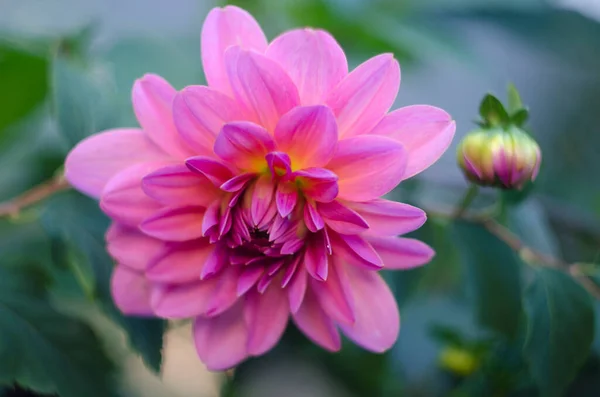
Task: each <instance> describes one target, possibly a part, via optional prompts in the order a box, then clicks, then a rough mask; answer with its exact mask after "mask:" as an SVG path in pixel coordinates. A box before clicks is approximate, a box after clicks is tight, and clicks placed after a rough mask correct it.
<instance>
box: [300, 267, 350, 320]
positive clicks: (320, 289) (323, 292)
mask: <svg viewBox="0 0 600 397" xmlns="http://www.w3.org/2000/svg"><path fill="white" fill-rule="evenodd" d="M345 272H346V271H345V269H344V268H343V267H342V266H338V265H336V262H334V263H333V264H332V266H331V267H330V270H329V276H328V277H327V280H326V281H317V280H314V279H313V280H311V284H310V285H311V288H312V290H313V291H314V292H315V294H316V296H317V299H318V300H319V302H320V304H321V307H322V308H323V310H324V311H325V313H327V315H328V316H329V317H331V318H332V319H333V320H334V321H336V322H337V323H343V324H350V325H351V324H354V321H355V319H354V309H353V302H352V295H351V294H350V293H349V292H348V288H349V285H348V280H347V276H346V274H345Z"/></svg>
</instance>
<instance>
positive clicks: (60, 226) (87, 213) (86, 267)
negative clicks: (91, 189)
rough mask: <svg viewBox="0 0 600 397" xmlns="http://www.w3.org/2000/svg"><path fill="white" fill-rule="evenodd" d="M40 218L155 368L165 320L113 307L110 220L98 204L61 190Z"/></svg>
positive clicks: (97, 295) (109, 312) (111, 315)
mask: <svg viewBox="0 0 600 397" xmlns="http://www.w3.org/2000/svg"><path fill="white" fill-rule="evenodd" d="M42 222H43V224H44V225H45V227H46V229H47V230H48V232H49V233H50V234H51V235H53V236H55V237H58V238H60V239H61V240H62V241H64V242H66V243H67V244H68V249H70V250H71V252H72V253H73V257H74V258H76V261H77V263H76V266H77V268H78V269H82V272H83V274H85V276H84V277H91V278H92V279H91V280H89V282H91V283H92V285H93V290H92V291H91V295H93V296H94V297H95V299H97V300H98V302H99V303H100V305H101V306H102V308H103V310H104V311H105V312H106V313H107V314H108V315H109V317H110V318H111V319H112V320H113V321H115V322H116V323H117V324H119V325H120V326H121V327H123V329H124V330H125V332H126V333H127V335H128V337H129V344H130V345H131V346H132V347H133V348H134V349H135V350H136V351H138V352H139V353H140V354H141V356H142V358H143V359H144V362H145V363H146V364H147V365H148V367H149V368H152V369H154V370H155V371H158V370H159V369H160V365H161V363H162V346H163V333H164V331H165V322H164V321H163V320H160V319H146V318H135V317H125V316H123V315H122V314H121V313H120V312H119V311H118V309H117V308H116V307H115V305H114V303H113V300H112V297H111V293H110V277H111V274H112V270H113V267H114V264H113V261H112V259H111V258H110V256H109V255H108V253H107V252H106V247H105V242H104V233H105V232H106V229H107V228H108V225H109V220H108V218H106V216H105V215H104V214H103V213H102V212H101V211H100V209H99V208H98V203H96V202H95V201H93V200H91V199H89V198H87V197H85V196H83V195H81V194H79V193H77V192H65V193H62V194H60V195H57V196H55V197H53V198H51V199H50V200H49V201H48V203H47V205H46V207H45V209H44V212H43V214H42ZM86 282H87V280H86ZM85 292H89V291H85Z"/></svg>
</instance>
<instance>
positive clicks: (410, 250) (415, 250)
mask: <svg viewBox="0 0 600 397" xmlns="http://www.w3.org/2000/svg"><path fill="white" fill-rule="evenodd" d="M367 240H368V241H369V243H371V245H372V246H373V248H375V250H376V251H377V253H378V254H379V256H381V259H382V260H383V266H384V268H385V269H393V270H402V269H412V268H414V267H417V266H421V265H424V264H426V263H428V262H429V261H431V259H432V258H433V256H434V255H435V251H434V250H433V249H431V247H430V246H428V245H427V244H425V243H423V242H421V241H419V240H415V239H412V238H403V237H375V236H369V237H367Z"/></svg>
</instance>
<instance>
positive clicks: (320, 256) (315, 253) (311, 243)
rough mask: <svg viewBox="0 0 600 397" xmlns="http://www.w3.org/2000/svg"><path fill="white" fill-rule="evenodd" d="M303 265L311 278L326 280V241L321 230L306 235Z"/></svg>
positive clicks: (327, 265) (327, 261)
mask: <svg viewBox="0 0 600 397" xmlns="http://www.w3.org/2000/svg"><path fill="white" fill-rule="evenodd" d="M304 267H305V269H306V270H307V271H308V274H310V275H311V276H312V277H313V278H315V279H317V280H322V281H324V280H327V273H328V268H329V259H328V255H327V242H326V240H325V234H324V233H323V232H319V233H313V234H312V235H310V236H309V237H307V241H306V249H305V251H304Z"/></svg>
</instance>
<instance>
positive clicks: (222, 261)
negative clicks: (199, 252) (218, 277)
mask: <svg viewBox="0 0 600 397" xmlns="http://www.w3.org/2000/svg"><path fill="white" fill-rule="evenodd" d="M212 246H213V248H214V249H213V250H212V251H211V252H210V254H209V255H208V257H207V258H206V261H205V262H204V266H203V267H202V272H201V273H200V278H201V279H202V280H204V279H207V278H209V277H213V276H214V275H215V274H217V273H219V272H220V271H221V269H223V268H224V267H225V266H227V265H228V264H229V261H228V260H229V256H228V255H227V248H226V247H225V245H224V244H213V245H212Z"/></svg>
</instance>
